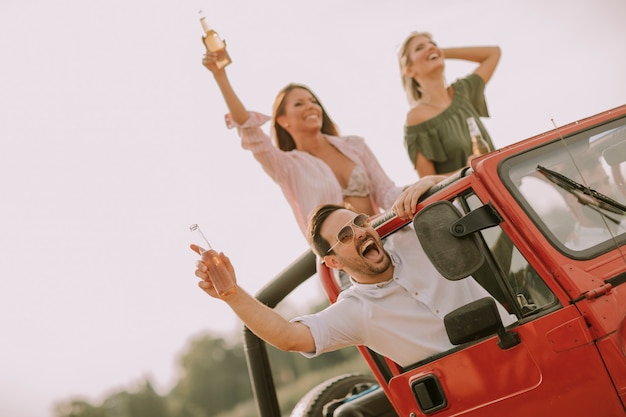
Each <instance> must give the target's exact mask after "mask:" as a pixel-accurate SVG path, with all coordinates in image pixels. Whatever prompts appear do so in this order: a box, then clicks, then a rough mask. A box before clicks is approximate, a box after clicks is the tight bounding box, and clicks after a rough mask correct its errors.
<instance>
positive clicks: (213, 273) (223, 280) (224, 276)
mask: <svg viewBox="0 0 626 417" xmlns="http://www.w3.org/2000/svg"><path fill="white" fill-rule="evenodd" d="M189 230H191V231H192V232H195V233H196V234H197V235H198V237H199V238H198V239H196V240H199V241H204V242H205V243H206V246H207V248H206V250H204V251H202V253H201V256H202V261H203V262H204V263H205V264H206V265H207V268H208V269H209V271H208V273H209V278H210V279H211V283H212V284H213V287H214V288H215V291H217V295H219V296H220V297H222V298H223V297H225V296H227V295H230V294H232V293H233V292H235V290H236V289H237V284H236V283H235V279H234V277H233V276H232V274H231V273H230V271H229V270H228V268H226V265H225V264H224V262H223V261H222V258H220V257H219V255H218V254H217V252H216V251H215V250H214V249H213V248H212V247H211V244H210V243H209V241H208V239H207V238H206V237H205V236H204V233H202V230H200V227H198V225H197V224H192V225H191V226H190V227H189Z"/></svg>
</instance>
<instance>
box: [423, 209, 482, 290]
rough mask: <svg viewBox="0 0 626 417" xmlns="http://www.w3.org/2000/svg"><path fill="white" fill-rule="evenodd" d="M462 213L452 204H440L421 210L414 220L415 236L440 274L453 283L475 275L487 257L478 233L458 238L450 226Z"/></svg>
mask: <svg viewBox="0 0 626 417" xmlns="http://www.w3.org/2000/svg"><path fill="white" fill-rule="evenodd" d="M461 217H462V216H461V213H459V211H458V210H457V208H456V207H454V205H452V203H450V202H449V201H437V202H435V203H432V204H430V205H428V206H426V207H424V208H423V209H421V210H420V211H419V212H418V213H417V214H416V215H415V217H414V218H413V225H414V226H415V233H417V238H418V239H419V241H420V243H421V244H422V248H423V249H424V252H425V253H426V255H427V256H428V259H430V262H432V264H433V265H434V266H435V268H436V269H437V271H438V272H439V273H440V274H441V275H442V276H444V277H445V278H447V279H449V280H451V281H458V280H460V279H463V278H465V277H468V276H470V275H472V274H473V273H474V272H476V271H477V270H478V268H480V266H481V265H482V264H483V262H484V260H485V258H484V255H483V253H482V252H481V251H480V249H479V246H478V241H477V238H476V236H475V234H468V235H464V236H461V237H459V236H458V234H456V235H455V234H454V233H453V232H452V231H451V226H452V225H453V224H455V223H456V222H457V221H458V220H459V219H461Z"/></svg>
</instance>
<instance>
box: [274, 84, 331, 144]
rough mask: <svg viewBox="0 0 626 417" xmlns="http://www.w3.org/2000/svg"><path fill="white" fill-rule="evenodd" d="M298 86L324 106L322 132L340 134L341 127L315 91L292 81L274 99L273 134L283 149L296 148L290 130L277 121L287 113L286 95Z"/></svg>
mask: <svg viewBox="0 0 626 417" xmlns="http://www.w3.org/2000/svg"><path fill="white" fill-rule="evenodd" d="M296 88H301V89H303V90H306V91H308V92H309V93H311V95H312V96H313V98H314V99H315V101H317V103H318V104H319V106H320V107H321V108H322V129H321V130H322V133H324V134H326V135H331V136H339V129H337V126H336V125H335V123H334V122H333V121H332V119H331V118H330V116H329V115H328V113H326V109H324V106H323V105H322V102H321V101H320V100H319V99H318V98H317V96H316V95H315V94H314V93H313V91H311V89H310V88H309V87H307V86H305V85H302V84H296V83H291V84H289V85H287V86H286V87H284V88H283V89H282V90H280V92H279V93H278V95H277V96H276V100H275V101H274V108H273V109H272V136H273V137H274V141H275V142H276V146H277V147H278V148H279V149H281V150H283V151H292V150H294V149H296V142H295V141H294V140H293V138H292V137H291V135H290V134H289V132H287V131H286V130H285V129H284V128H283V127H282V126H281V125H279V124H278V122H277V121H276V119H277V118H278V117H279V116H282V115H283V114H285V97H287V95H288V94H289V93H290V92H291V91H292V90H294V89H296Z"/></svg>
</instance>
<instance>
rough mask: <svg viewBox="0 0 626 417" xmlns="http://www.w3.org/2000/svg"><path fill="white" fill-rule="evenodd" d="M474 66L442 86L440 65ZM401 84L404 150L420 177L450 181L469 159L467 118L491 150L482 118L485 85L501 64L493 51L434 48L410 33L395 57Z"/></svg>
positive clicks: (419, 35)
mask: <svg viewBox="0 0 626 417" xmlns="http://www.w3.org/2000/svg"><path fill="white" fill-rule="evenodd" d="M445 58H448V59H463V60H466V61H472V62H477V63H478V64H479V65H478V67H477V68H476V69H475V70H474V72H473V73H472V74H470V75H468V76H467V77H465V78H462V79H459V80H457V81H455V82H454V83H453V84H452V85H450V86H448V85H446V80H445V75H444V59H445ZM399 60H400V70H401V75H402V84H403V86H404V89H405V90H406V93H407V97H408V100H409V104H410V105H411V109H410V110H409V112H408V113H407V117H406V126H405V137H404V141H405V146H406V149H407V152H408V153H409V158H411V161H412V163H413V165H414V166H415V170H416V171H417V174H418V175H419V176H420V177H424V176H426V175H434V174H443V175H449V174H451V173H453V172H455V171H457V170H459V169H461V168H463V167H464V166H466V165H467V164H468V163H469V161H470V160H471V159H472V158H473V156H472V143H471V139H470V135H469V130H468V127H467V118H468V117H473V118H474V119H475V120H476V122H477V124H478V127H479V129H480V131H481V133H482V136H483V138H484V139H485V140H486V141H487V143H488V145H489V148H490V149H492V150H493V149H494V147H493V143H492V142H491V138H490V137H489V134H488V133H487V130H486V129H485V127H484V126H483V124H482V123H481V121H480V116H489V112H488V111H487V103H486V102H485V96H484V89H485V84H486V83H487V82H488V81H489V79H490V78H491V76H492V75H493V73H494V71H495V69H496V66H497V65H498V61H499V60H500V48H499V47H497V46H480V47H462V48H445V49H442V48H438V47H437V45H436V44H435V42H434V41H433V40H432V37H431V35H430V34H429V33H423V32H413V33H411V34H410V35H409V36H408V37H407V39H406V40H405V41H404V43H403V44H402V47H401V49H400V52H399Z"/></svg>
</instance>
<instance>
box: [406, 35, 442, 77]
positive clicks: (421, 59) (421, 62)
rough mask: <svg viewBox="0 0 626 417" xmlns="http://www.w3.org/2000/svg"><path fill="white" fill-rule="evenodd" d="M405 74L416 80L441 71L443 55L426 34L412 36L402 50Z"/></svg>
mask: <svg viewBox="0 0 626 417" xmlns="http://www.w3.org/2000/svg"><path fill="white" fill-rule="evenodd" d="M404 58H405V73H406V75H408V76H409V77H412V78H418V77H420V76H422V75H426V74H428V73H430V72H432V71H435V70H436V71H438V72H441V71H443V67H444V55H443V52H442V51H441V49H439V48H438V47H437V44H436V43H435V42H434V41H433V40H432V38H431V37H430V36H429V35H427V34H418V35H415V36H413V37H412V38H411V39H410V40H409V41H408V43H407V44H406V49H405V50H404Z"/></svg>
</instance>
